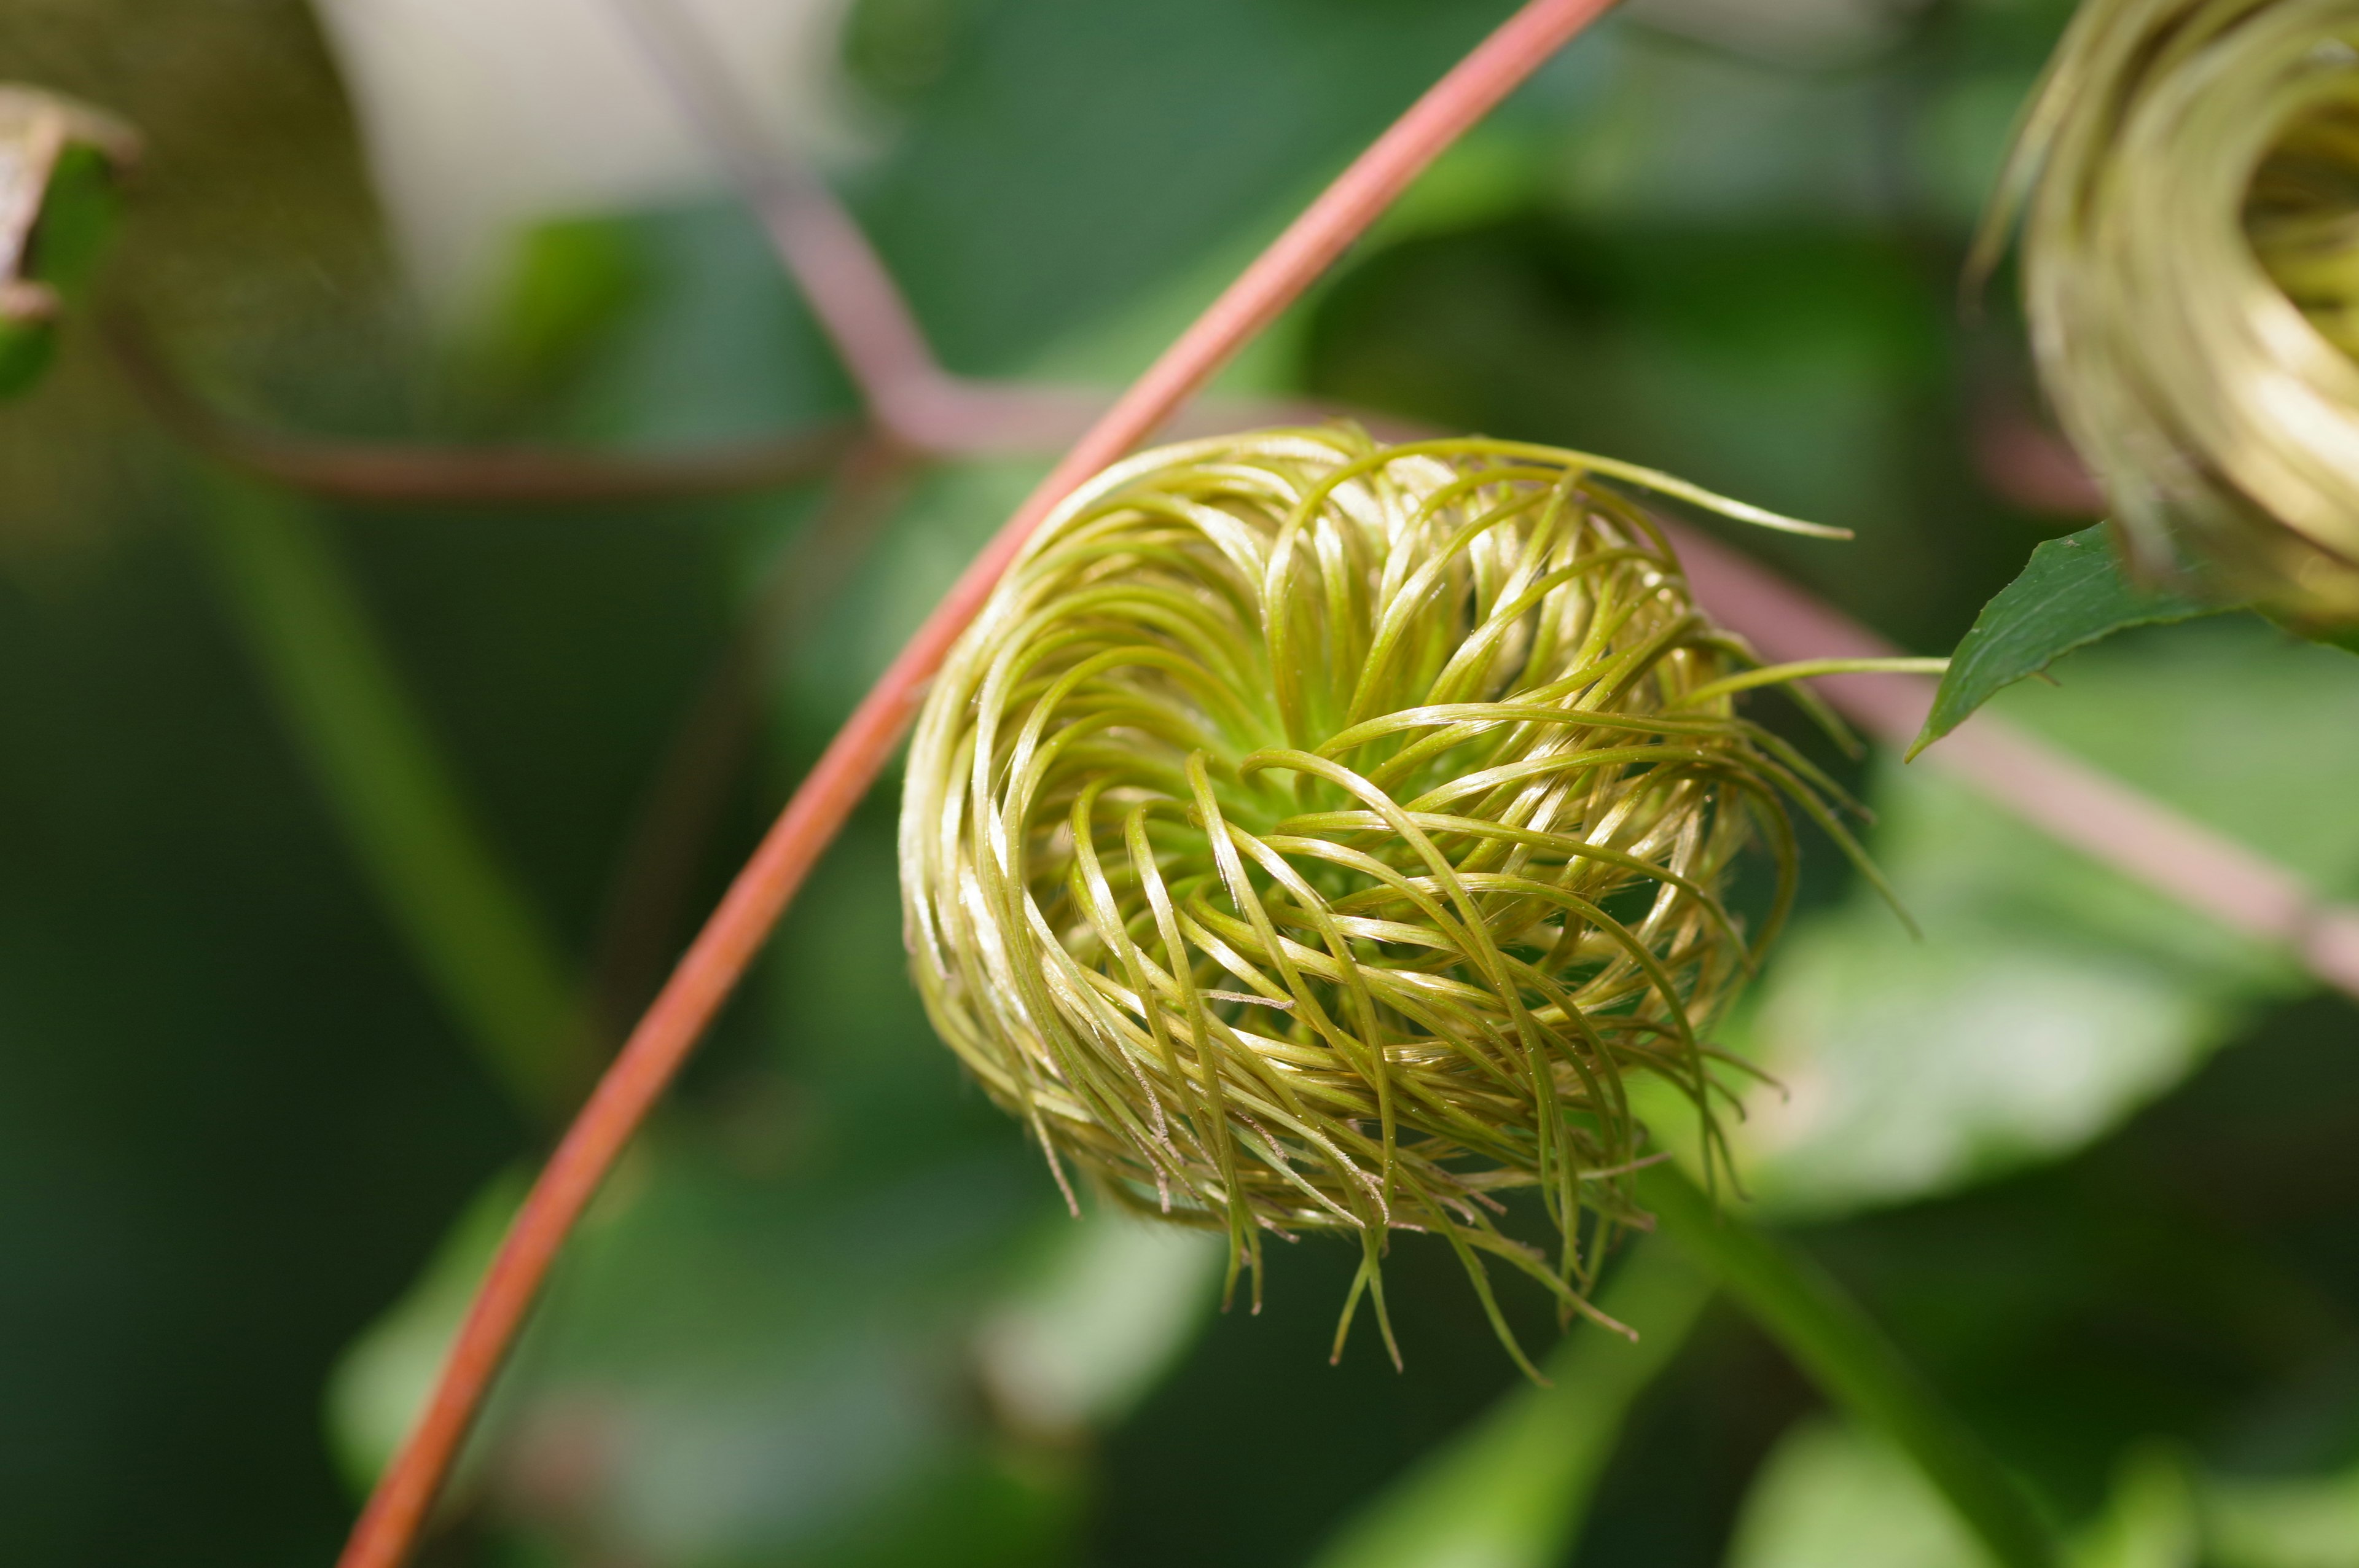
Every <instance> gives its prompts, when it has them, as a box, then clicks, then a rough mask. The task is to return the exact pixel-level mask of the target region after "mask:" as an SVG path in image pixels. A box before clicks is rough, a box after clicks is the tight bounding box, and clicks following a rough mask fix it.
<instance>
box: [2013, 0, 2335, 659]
mask: <svg viewBox="0 0 2359 1568" xmlns="http://www.w3.org/2000/svg"><path fill="white" fill-rule="evenodd" d="M2018 215H2019V216H2020V217H2021V219H2022V222H2023V252H2022V255H2023V288H2024V301H2025V307H2026V309H2027V314H2028V316H2029V318H2030V325H2031V334H2032V346H2033V349H2034V351H2035V353H2036V355H2037V357H2038V363H2039V371H2040V379H2041V382H2042V383H2043V384H2044V385H2045V386H2046V388H2047V391H2048V395H2049V399H2050V401H2051V402H2052V403H2053V404H2054V405H2055V407H2056V411H2057V414H2058V416H2059V417H2060V419H2061V420H2062V422H2063V425H2064V428H2065V431H2066V433H2067V434H2068V435H2069V436H2070V437H2071V439H2072V442H2073V445H2074V446H2075V447H2077V448H2078V449H2079V450H2080V452H2081V454H2082V457H2083V458H2084V459H2085V460H2087V462H2088V463H2089V465H2090V467H2091V469H2092V470H2093V471H2094V472H2095V474H2096V476H2097V478H2098V479H2099V480H2100V481H2102V482H2103V484H2104V488H2105V491H2106V493H2107V495H2108V497H2109V499H2110V500H2111V502H2112V503H2113V507H2114V524H2115V526H2116V529H2117V532H2118V534H2119V536H2120V539H2121V542H2122V543H2123V545H2124V546H2125V548H2126V550H2127V553H2128V557H2129V560H2130V563H2131V565H2132V567H2133V568H2136V570H2137V572H2138V573H2139V575H2141V576H2143V577H2146V578H2148V579H2156V580H2162V581H2169V582H2171V583H2173V584H2174V585H2175V586H2178V587H2180V588H2181V589H2186V590H2191V591H2196V592H2199V593H2204V594H2208V595H2210V596H2212V597H2213V598H2216V599H2219V600H2223V601H2234V600H2256V601H2258V602H2259V603H2260V604H2261V605H2262V606H2263V607H2264V608H2266V609H2267V610H2269V611H2272V612H2273V613H2276V614H2277V615H2279V616H2281V617H2283V618H2285V619H2287V620H2289V621H2292V622H2298V623H2302V624H2306V625H2311V626H2318V627H2335V626H2346V625H2351V624H2359V362H2354V351H2359V0H2083V4H2082V7H2081V10H2080V12H2079V14H2078V15H2077V16H2075V17H2074V18H2073V21H2072V24H2071V27H2070V28H2069V29H2068V30H2067V31H2066V34H2065V37H2064V39H2063V42H2062V43H2061V44H2060V46H2059V49H2058V51H2057V54H2056V57H2055V59H2053V61H2052V62H2051V63H2050V66H2049V70H2048V73H2047V76H2046V78H2045V79H2044V81H2043V82H2042V85H2041V87H2040V90H2039V91H2038V93H2037V94H2036V95H2035V97H2034V100H2033V103H2032V104H2031V106H2030V108H2029V109H2028V110H2027V113H2026V115H2025V118H2024V120H2023V123H2022V125H2021V128H2020V131H2019V133H2018V136H2017V147H2016V152H2015V155H2014V157H2013V158H2012V160H2011V162H2010V164H2009V167H2008V169H2007V172H2006V176H2005V177H2004V178H2002V180H2001V184H2000V193H1999V198H1998V200H1996V201H1995V203H1994V204H1993V207H1992V210H1991V216H1990V218H1989V220H1988V221H1987V222H1985V224H1984V232H1983V234H1982V236H1981V238H1980V240H1979V242H1978V243H1977V246H1976V251H1975V262H1974V271H1975V273H1976V274H1977V275H1979V274H1980V273H1982V272H1984V271H1986V270H1987V268H1988V267H1989V265H1991V264H1992V263H1993V262H1994V261H1995V258H1996V255H1997V253H1998V250H1999V247H2000V245H2001V244H2002V243H2003V241H2004V237H2005V234H2006V229H2007V227H2008V226H2009V225H2011V224H2012V223H2013V222H2015V220H2016V218H2017V216H2018Z"/></svg>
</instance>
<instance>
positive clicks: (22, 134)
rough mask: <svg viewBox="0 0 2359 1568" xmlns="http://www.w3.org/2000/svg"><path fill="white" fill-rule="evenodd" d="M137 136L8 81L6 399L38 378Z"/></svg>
mask: <svg viewBox="0 0 2359 1568" xmlns="http://www.w3.org/2000/svg"><path fill="white" fill-rule="evenodd" d="M136 146H137V139H136V137H135V136H133V135H132V134H131V132H130V131H129V129H128V128H127V127H125V126H123V125H121V124H118V123H117V122H115V121H114V120H113V119H112V118H110V117H109V116H107V115H104V114H100V113H99V112H98V111H96V110H93V109H89V108H86V107H84V106H83V105H82V104H80V103H75V102H74V101H73V100H71V99H69V98H64V97H60V96H59V95H57V94H54V93H49V92H41V91H40V90H38V89H37V88H28V87H10V86H5V85H0V398H8V397H14V396H16V395H18V394H20V393H22V392H24V391H26V390H27V388H29V387H30V386H31V385H32V384H34V383H35V382H36V381H38V380H39V379H40V375H41V373H42V372H43V371H44V370H46V369H47V368H48V367H49V360H50V358H51V356H52V355H53V354H54V352H55V351H56V341H57V316H58V311H59V308H60V303H61V302H62V301H63V300H66V299H69V298H71V297H76V296H78V295H79V294H80V293H81V291H82V286H83V285H84V284H85V283H87V282H88V281H89V279H90V276H91V274H92V272H93V271H95V270H96V268H97V265H98V258H99V255H100V254H101V252H102V251H103V250H104V248H105V243H106V241H107V239H108V237H109V236H110V235H111V233H112V232H113V231H114V220H115V214H116V206H117V203H116V200H115V191H114V182H115V176H116V174H117V172H118V166H119V165H120V164H122V163H124V162H126V161H128V159H129V158H130V157H132V155H133V153H134V152H135V150H136Z"/></svg>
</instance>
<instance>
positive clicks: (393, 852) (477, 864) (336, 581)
mask: <svg viewBox="0 0 2359 1568" xmlns="http://www.w3.org/2000/svg"><path fill="white" fill-rule="evenodd" d="M206 483H207V485H208V489H209V495H208V503H209V504H208V505H207V508H206V510H205V514H204V539H205V543H206V545H207V546H208V548H209V549H210V551H211V553H212V560H213V565H214V568H215V569H216V572H217V574H218V578H219V581H220V584H221V588H222V592H223V602H224V604H225V606H226V607H227V609H228V611H229V613H230V618H231V620H232V621H233V622H234V623H235V624H236V627H237V630H238V631H239V633H241V635H243V637H244V638H245V643H246V645H247V648H248V650H249V651H250V652H251V654H253V657H254V659H255V663H256V664H257V665H260V667H261V674H262V677H263V682H264V685H265V686H266V688H267V689H268V690H269V692H270V693H271V696H272V697H274V698H275V700H276V701H277V705H278V708H279V710H280V713H281V715H282V717H283V719H284V721H285V723H286V725H287V728H288V731H289V739H290V740H291V741H293V743H294V745H295V747H296V749H297V750H298V751H299V752H302V753H303V755H304V758H305V760H306V761H307V762H309V763H310V767H311V770H312V773H313V776H314V777H315V779H316V780H317V781H318V783H319V785H320V789H321V794H322V795H325V796H326V797H327V802H328V805H329V806H330V808H331V809H332V811H333V813H334V814H335V816H336V817H337V818H338V820H339V821H340V822H341V823H342V827H343V830H344V834H345V837H346V840H347V842H348V843H349V844H350V846H351V848H352V850H353V856H354V858H355V859H356V860H359V861H360V863H361V866H362V868H363V870H364V871H366V872H367V873H368V876H369V878H370V881H372V882H373V883H374V884H375V891H376V893H377V896H378V898H379V899H380V900H381V901H382V903H383V905H384V907H385V910H386V914H387V916H388V917H389V918H390V919H391V921H392V922H393V924H394V925H395V926H396V927H397V928H398V929H399V930H400V932H401V934H402V935H403V936H404V938H405V939H406V940H407V941H408V944H409V946H410V949H411V952H412V953H413V954H414V956H415V957H416V958H417V960H418V962H419V967H420V968H423V969H424V970H425V971H426V974H427V976H428V978H429V979H430V980H431V981H432V982H433V983H434V985H435V987H436V989H438V990H439V991H440V993H441V1000H442V1001H443V1003H444V1005H446V1006H447V1007H449V1008H450V1009H451V1012H452V1013H453V1014H454V1015H456V1017H457V1018H458V1019H459V1020H460V1021H461V1022H462V1023H463V1024H464V1025H465V1026H466V1028H467V1030H468V1032H469V1033H470V1035H471V1037H472V1038H473V1042H474V1044H476V1045H477V1046H479V1047H480V1048H481V1049H482V1050H483V1052H484V1054H485V1056H486V1057H487V1058H488V1060H489V1062H490V1064H491V1066H492V1068H493V1070H494V1071H495V1072H496V1073H497V1074H499V1075H500V1076H502V1078H503V1079H504V1080H505V1081H506V1083H507V1085H508V1087H510V1089H511V1090H513V1091H514V1092H515V1093H516V1096H517V1097H518V1098H519V1100H520V1101H521V1102H522V1103H524V1104H526V1105H528V1106H531V1107H534V1108H538V1109H540V1110H543V1111H549V1112H554V1111H556V1110H558V1109H560V1108H562V1107H563V1106H564V1105H566V1104H567V1103H568V1102H569V1101H570V1099H571V1097H572V1095H573V1094H574V1093H575V1092H576V1091H577V1090H578V1089H579V1088H580V1087H581V1082H582V1076H583V1074H584V1069H585V1067H586V1065H587V1061H586V1055H585V1052H586V1049H587V1046H588V1044H589V1035H588V1020H587V1018H586V1016H585V1014H584V1012H583V1009H582V1001H581V1000H580V998H579V997H578V995H577V994H576V992H575V991H574V989H573V987H572V983H571V979H569V977H568V975H567V973H566V968H565V964H564V961H563V959H562V958H561V957H560V956H559V953H558V950H557V947H556V946H555V944H554V942H553V941H552V940H551V938H550V937H549V935H548V933H547V931H546V930H545V929H544V928H543V927H542V925H540V921H539V916H538V914H537V912H535V911H534V910H533V909H532V907H531V906H530V905H529V904H528V903H527V902H526V900H525V898H524V895H523V894H522V892H520V891H519V890H518V888H517V886H516V881H515V880H514V879H513V877H512V876H510V875H509V873H508V871H507V870H506V867H505V866H503V865H502V864H501V862H500V858H499V856H498V855H497V853H496V852H495V850H494V849H492V848H491V846H490V844H489V842H488V841H487V839H486V838H485V835H484V831H483V829H482V827H480V825H479V824H478V823H477V822H476V820H475V818H474V816H473V812H472V811H471V809H470V807H469V805H468V803H467V801H466V799H465V797H464V795H462V792H461V790H460V787H459V784H458V781H457V780H456V779H455V778H454V777H453V776H452V775H451V770H450V767H449V764H448V763H447V762H444V760H443V758H442V756H441V755H440V752H438V751H437V749H436V747H435V743H434V741H433V739H432V737H431V734H430V732H429V730H428V728H427V725H426V722H425V720H424V719H423V718H422V717H421V716H420V715H419V713H418V711H417V709H416V708H415V707H414V706H413V705H412V702H411V699H410V697H409V695H408V692H407V691H406V690H405V689H404V687H403V685H402V681H401V677H400V676H399V674H398V673H397V671H396V670H395V669H394V667H393V665H392V663H391V661H390V660H389V659H388V658H387V656H386V653H385V650H384V649H383V647H382V646H380V644H379V643H378V641H377V638H376V633H375V630H374V629H373V628H372V627H371V625H370V623H369V618H368V614H367V611H365V609H364V607H363V605H362V603H361V601H360V598H359V595H358V594H357V593H356V592H355V591H354V589H353V585H352V583H351V581H350V580H349V579H348V578H347V577H346V575H345V572H344V569H343V568H342V565H341V564H340V563H339V562H338V561H337V559H336V557H335V555H334V553H333V551H332V548H331V547H330V545H329V542H328V540H327V538H326V537H325V535H323V533H322V532H321V527H320V524H319V520H318V518H317V517H316V516H315V515H314V514H312V511H311V509H310V503H307V502H305V501H303V500H300V499H299V498H297V497H295V496H293V495H290V494H287V493H284V492H277V491H271V490H266V489H263V488H260V487H258V486H255V485H254V484H251V483H248V482H246V481H240V480H233V479H230V478H228V477H226V476H223V475H209V476H207V479H206Z"/></svg>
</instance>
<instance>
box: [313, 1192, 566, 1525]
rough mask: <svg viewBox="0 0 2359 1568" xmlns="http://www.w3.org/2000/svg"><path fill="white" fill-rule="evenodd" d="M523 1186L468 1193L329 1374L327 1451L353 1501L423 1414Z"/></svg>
mask: <svg viewBox="0 0 2359 1568" xmlns="http://www.w3.org/2000/svg"><path fill="white" fill-rule="evenodd" d="M527 1185H528V1181H527V1176H526V1173H524V1172H522V1171H517V1170H510V1171H504V1172H502V1173H500V1174H499V1175H497V1176H495V1177H494V1178H493V1179H492V1180H491V1181H490V1182H489V1183H488V1184H486V1185H485V1186H484V1188H483V1190H482V1191H480V1192H478V1193H477V1194H476V1195H475V1196H474V1198H473V1201H471V1202H470V1203H469V1204H468V1205H467V1206H466V1207H465V1208H464V1209H463V1210H462V1211H461V1212H460V1215H459V1217H458V1219H457V1220H456V1221H455V1222H454V1223H453V1224H452V1225H451V1228H450V1230H449V1231H448V1232H447V1233H446V1234H445V1235H444V1237H443V1238H442V1241H441V1244H440V1246H438V1247H437V1248H435V1249H434V1255H433V1256H432V1257H431V1258H429V1260H427V1263H426V1267H425V1268H424V1269H423V1270H421V1271H419V1276H418V1279H417V1281H416V1282H415V1283H413V1284H412V1285H411V1286H410V1287H409V1290H408V1292H406V1293H405V1294H404V1295H403V1296H402V1298H401V1299H400V1300H399V1301H397V1302H396V1303H394V1304H393V1305H392V1306H391V1307H390V1308H388V1309H387V1310H386V1312H385V1313H384V1314H382V1315H380V1316H379V1317H378V1318H377V1320H376V1321H375V1323H373V1324H371V1325H369V1326H368V1328H367V1329H366V1330H364V1332H363V1333H362V1334H361V1336H359V1337H358V1338H356V1339H354V1340H353V1343H352V1345H351V1346H350V1347H349V1348H347V1349H346V1350H345V1352H344V1354H343V1356H342V1357H341V1358H340V1359H339V1360H338V1361H337V1363H336V1366H335V1368H334V1370H333V1371H332V1372H331V1373H330V1374H329V1378H328V1390H327V1426H328V1446H329V1448H330V1449H331V1451H332V1452H333V1454H335V1457H336V1462H337V1465H338V1467H339V1468H340V1469H342V1472H343V1476H344V1480H345V1483H346V1484H347V1485H348V1486H350V1487H352V1489H353V1493H354V1495H355V1496H365V1495H366V1494H367V1491H368V1488H369V1487H371V1486H372V1485H373V1484H375V1480H376V1477H377V1474H378V1472H380V1471H382V1470H383V1469H384V1468H385V1467H386V1465H389V1464H391V1463H392V1462H393V1456H394V1454H396V1453H397V1452H398V1451H399V1449H400V1447H401V1444H402V1443H403V1441H404V1440H405V1439H406V1438H408V1435H409V1429H410V1428H411V1427H412V1426H414V1425H415V1424H416V1423H417V1421H418V1418H419V1415H420V1414H421V1413H422V1412H423V1411H425V1409H426V1400H427V1396H428V1395H429V1394H431V1393H432V1392H433V1390H434V1379H435V1378H436V1377H437V1376H438V1375H439V1374H440V1372H441V1370H442V1360H443V1357H445V1356H446V1355H447V1354H449V1352H450V1348H451V1339H452V1338H453V1337H454V1336H456V1335H457V1334H458V1332H459V1324H460V1320H461V1319H462V1318H464V1317H465V1316H466V1315H467V1308H468V1306H469V1305H470V1304H471V1303H473V1300H474V1297H475V1287H476V1286H477V1285H478V1284H480V1283H481V1282H482V1281H483V1278H484V1271H485V1270H486V1269H488V1268H490V1267H491V1262H492V1254H493V1253H495V1252H496V1251H497V1250H498V1249H499V1245H500V1240H501V1238H503V1237H505V1236H506V1234H507V1228H508V1222H509V1221H510V1220H512V1219H513V1218H515V1217H516V1209H517V1207H518V1206H520V1205H521V1204H522V1203H523V1202H524V1195H525V1189H526V1187H527ZM469 1457H470V1458H471V1459H472V1457H473V1454H472V1453H471V1454H470V1455H469ZM463 1484H464V1482H463V1481H462V1485H463Z"/></svg>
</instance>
